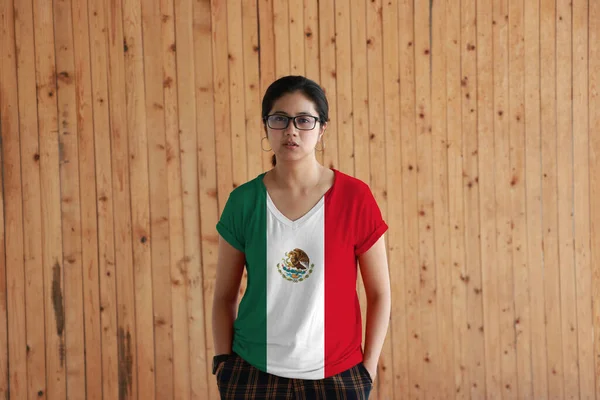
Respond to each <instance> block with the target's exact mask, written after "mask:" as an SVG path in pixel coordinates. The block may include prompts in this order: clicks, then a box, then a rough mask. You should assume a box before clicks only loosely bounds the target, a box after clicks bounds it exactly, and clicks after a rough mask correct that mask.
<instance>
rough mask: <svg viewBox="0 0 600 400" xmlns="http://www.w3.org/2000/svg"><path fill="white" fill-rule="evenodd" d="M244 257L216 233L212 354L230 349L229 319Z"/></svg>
mask: <svg viewBox="0 0 600 400" xmlns="http://www.w3.org/2000/svg"><path fill="white" fill-rule="evenodd" d="M245 261H246V258H245V256H244V253H242V252H241V251H239V250H237V249H235V248H234V247H233V246H231V245H230V244H229V243H227V242H226V241H225V240H224V239H223V238H222V237H220V236H219V253H218V259H217V278H216V282H215V294H214V298H213V307H212V329H213V343H214V349H215V355H219V354H229V353H231V346H232V341H233V321H234V320H235V315H236V312H237V304H238V301H237V299H238V294H239V290H240V283H241V282H242V273H243V272H244V264H245Z"/></svg>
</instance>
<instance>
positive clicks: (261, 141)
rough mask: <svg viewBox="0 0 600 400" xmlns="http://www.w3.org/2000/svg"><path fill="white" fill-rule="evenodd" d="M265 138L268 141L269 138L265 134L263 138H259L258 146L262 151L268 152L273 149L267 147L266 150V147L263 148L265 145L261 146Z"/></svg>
mask: <svg viewBox="0 0 600 400" xmlns="http://www.w3.org/2000/svg"><path fill="white" fill-rule="evenodd" d="M265 139H267V142H268V141H269V138H267V137H266V136H265V137H263V138H262V139H261V140H260V148H261V149H262V151H264V152H265V153H267V152H269V151H271V150H273V149H272V148H271V149H268V150H267V149H265V147H264V146H263V143H264V141H265Z"/></svg>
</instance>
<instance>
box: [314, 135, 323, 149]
mask: <svg viewBox="0 0 600 400" xmlns="http://www.w3.org/2000/svg"><path fill="white" fill-rule="evenodd" d="M319 142H320V143H321V148H320V149H319V148H318V147H317V146H315V150H316V151H323V150H325V142H324V141H323V136H321V140H319ZM319 142H317V144H318V143H319Z"/></svg>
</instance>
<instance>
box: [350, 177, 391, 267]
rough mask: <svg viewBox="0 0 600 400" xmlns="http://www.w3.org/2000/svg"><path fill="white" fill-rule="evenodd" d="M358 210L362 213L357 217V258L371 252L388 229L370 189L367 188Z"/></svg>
mask: <svg viewBox="0 0 600 400" xmlns="http://www.w3.org/2000/svg"><path fill="white" fill-rule="evenodd" d="M358 209H359V210H360V211H359V213H358V216H357V219H358V220H357V224H356V244H355V247H354V249H355V250H354V252H355V254H356V255H357V256H359V255H361V254H363V253H365V252H366V251H367V250H369V249H370V248H371V246H373V245H374V244H375V242H377V240H379V238H380V237H381V236H382V235H383V234H384V233H385V232H386V231H387V229H388V226H387V224H386V223H385V221H384V220H383V217H382V216H381V210H380V209H379V206H378V205H377V201H376V200H375V197H374V196H373V193H372V192H371V190H370V189H369V188H368V187H365V190H364V192H363V195H362V200H361V204H360V205H359V207H358Z"/></svg>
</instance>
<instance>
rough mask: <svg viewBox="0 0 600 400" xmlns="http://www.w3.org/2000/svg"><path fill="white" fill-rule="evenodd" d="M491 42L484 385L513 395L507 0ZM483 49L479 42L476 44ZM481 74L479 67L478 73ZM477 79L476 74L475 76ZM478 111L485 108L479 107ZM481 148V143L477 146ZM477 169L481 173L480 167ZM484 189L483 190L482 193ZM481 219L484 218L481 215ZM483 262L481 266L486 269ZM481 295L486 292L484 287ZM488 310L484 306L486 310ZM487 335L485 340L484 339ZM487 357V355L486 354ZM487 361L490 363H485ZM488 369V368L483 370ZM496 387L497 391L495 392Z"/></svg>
mask: <svg viewBox="0 0 600 400" xmlns="http://www.w3.org/2000/svg"><path fill="white" fill-rule="evenodd" d="M492 18H493V21H492V24H493V28H494V29H493V46H494V55H493V57H494V64H493V65H494V86H493V93H494V105H493V107H490V109H489V112H490V117H491V118H493V126H492V127H493V130H494V135H493V142H494V144H495V165H494V166H491V168H492V169H493V170H494V175H495V180H496V183H495V185H492V188H491V192H494V189H495V202H496V229H497V238H496V240H497V251H498V253H497V257H495V258H496V260H497V264H496V265H494V266H493V268H495V269H496V270H497V274H496V278H497V281H496V284H497V290H498V292H497V295H498V303H491V304H490V308H496V310H495V313H496V318H498V319H499V326H498V328H499V343H498V347H497V351H498V353H497V355H498V356H499V359H498V364H499V365H498V367H499V368H500V370H499V372H500V376H499V381H498V384H499V386H498V387H497V388H490V387H487V390H488V393H497V394H498V395H505V396H509V397H510V396H514V393H515V392H516V391H517V390H518V389H517V377H516V353H515V334H514V332H515V311H514V295H513V290H514V285H513V264H512V261H513V260H512V254H513V251H514V246H513V238H512V229H513V228H514V222H513V221H512V220H511V218H512V216H511V197H510V191H511V183H512V177H511V171H510V164H511V160H510V130H509V122H510V121H509V119H510V117H512V115H511V116H509V111H510V109H509V107H510V92H509V40H508V39H509V38H508V31H509V24H510V23H511V21H509V9H508V1H499V2H494V5H493V17H492ZM478 47H479V50H480V51H483V50H482V48H481V46H478ZM479 76H481V71H480V75H479ZM478 79H479V78H478ZM479 112H480V113H483V112H484V110H483V109H482V108H479ZM480 148H481V149H482V150H483V146H480ZM480 173H482V171H481V169H480ZM483 192H484V191H483V190H482V193H483ZM482 220H483V218H482ZM482 223H483V222H482ZM488 267H489V266H488V265H485V262H482V268H484V269H489V268H488ZM484 298H487V297H486V295H485V288H484ZM486 311H487V310H486ZM487 342H488V341H487V338H486V344H488V343H487ZM486 361H488V360H487V357H486ZM488 364H489V363H488ZM486 373H487V371H486ZM496 391H497V392H496ZM513 391H514V392H513Z"/></svg>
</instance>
